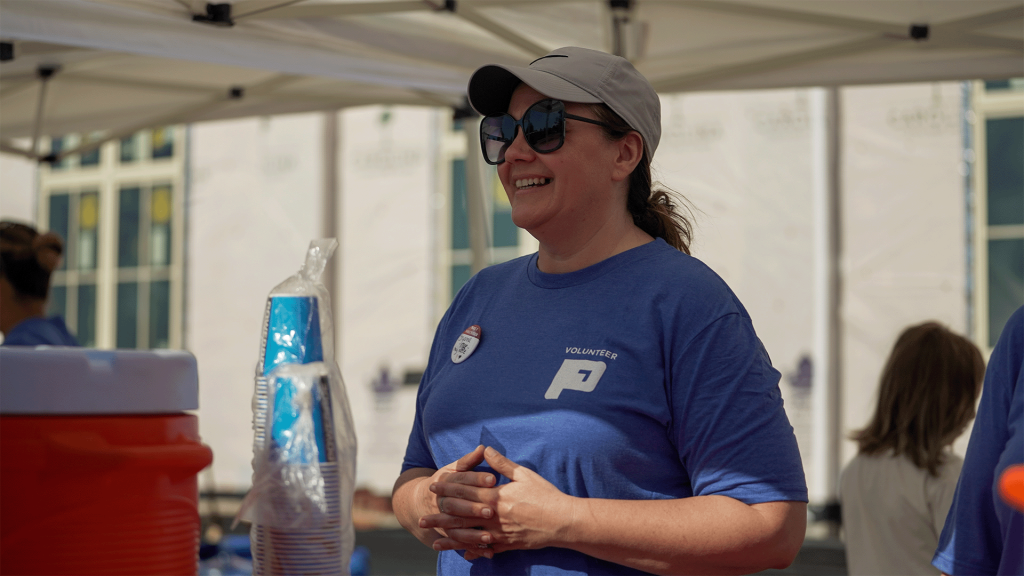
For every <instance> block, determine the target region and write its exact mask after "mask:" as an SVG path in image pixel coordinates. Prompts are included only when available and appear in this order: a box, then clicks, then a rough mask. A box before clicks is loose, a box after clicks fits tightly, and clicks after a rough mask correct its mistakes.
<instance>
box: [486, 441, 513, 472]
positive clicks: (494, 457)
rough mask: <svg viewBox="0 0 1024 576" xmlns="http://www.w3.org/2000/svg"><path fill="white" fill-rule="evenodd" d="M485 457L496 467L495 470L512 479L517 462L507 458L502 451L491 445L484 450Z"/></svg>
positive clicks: (492, 466)
mask: <svg viewBox="0 0 1024 576" xmlns="http://www.w3.org/2000/svg"><path fill="white" fill-rule="evenodd" d="M484 459H486V460H487V463H488V464H490V465H491V468H494V471H495V472H498V473H499V474H501V475H502V476H505V477H506V478H508V479H512V472H513V471H514V470H515V469H516V464H515V462H513V461H511V460H509V459H508V458H505V457H504V456H502V454H501V453H500V452H498V451H497V450H495V449H494V448H491V447H490V446H488V447H487V448H486V449H485V450H484Z"/></svg>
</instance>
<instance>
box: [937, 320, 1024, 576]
mask: <svg viewBox="0 0 1024 576" xmlns="http://www.w3.org/2000/svg"><path fill="white" fill-rule="evenodd" d="M1022 463H1024V306H1022V307H1020V308H1018V309H1017V311H1016V312H1014V313H1013V315H1012V316H1010V319H1009V320H1008V321H1007V322H1006V326H1005V327H1004V328H1003V332H1002V334H1001V335H1000V336H999V341H998V342H997V343H996V347H995V349H994V350H992V356H991V357H990V358H989V361H988V369H987V370H986V372H985V383H984V384H983V386H982V392H981V402H980V403H979V405H978V416H977V418H975V420H974V428H973V429H972V430H971V440H970V442H969V443H968V445H967V453H966V455H965V456H964V465H963V470H962V471H961V472H960V480H959V482H957V486H956V492H955V493H954V495H953V504H952V506H951V507H950V509H949V514H948V515H947V516H946V525H945V526H944V527H943V529H942V535H941V536H940V537H939V547H938V549H937V550H936V551H935V557H934V558H932V565H933V566H935V567H936V568H938V569H939V570H941V571H942V572H943V573H944V574H950V575H952V576H961V575H966V574H971V575H977V574H1018V575H1024V512H1021V511H1020V510H1017V509H1015V508H1014V507H1012V506H1010V505H1009V504H1008V503H1007V502H1006V501H1005V500H1004V499H1003V498H1002V497H1001V496H1000V495H999V491H998V489H997V484H998V482H999V478H1000V476H1001V475H1002V474H1003V473H1004V471H1005V470H1006V469H1007V468H1010V467H1012V466H1015V465H1020V464H1022Z"/></svg>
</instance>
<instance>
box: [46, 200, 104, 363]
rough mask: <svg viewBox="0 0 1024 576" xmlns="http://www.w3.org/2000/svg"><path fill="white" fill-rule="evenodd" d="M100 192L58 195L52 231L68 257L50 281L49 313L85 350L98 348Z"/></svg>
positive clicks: (51, 212) (53, 206)
mask: <svg viewBox="0 0 1024 576" xmlns="http://www.w3.org/2000/svg"><path fill="white" fill-rule="evenodd" d="M99 208H100V207H99V192H98V191H97V190H83V191H77V192H69V191H67V190H60V191H55V192H54V193H52V194H50V196H49V218H48V223H49V226H48V229H49V230H52V231H53V232H56V233H57V234H60V236H61V238H63V239H64V257H63V258H62V259H61V263H60V268H58V269H57V271H55V273H54V274H53V276H52V278H51V280H50V285H51V286H50V299H49V302H48V310H47V313H48V314H49V315H51V316H53V315H56V316H62V317H63V318H64V321H65V323H66V324H67V325H68V329H69V330H70V331H71V332H72V333H74V334H75V337H76V338H77V339H78V342H79V343H80V344H82V345H83V346H95V345H96V308H97V300H96V283H97V278H98V275H97V263H98V262H97V260H98V259H97V250H98V242H99V215H100V210H99Z"/></svg>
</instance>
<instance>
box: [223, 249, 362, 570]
mask: <svg viewBox="0 0 1024 576" xmlns="http://www.w3.org/2000/svg"><path fill="white" fill-rule="evenodd" d="M337 245H338V243H337V241H336V240H334V239H333V238H331V239H322V240H314V241H313V242H311V243H310V245H309V250H308V251H307V253H306V258H305V262H304V264H303V266H302V268H301V269H300V270H299V272H298V273H296V274H294V275H293V276H291V277H289V278H287V279H286V280H285V281H284V282H281V283H280V284H278V285H277V286H276V287H274V289H273V290H271V292H270V295H269V297H268V298H267V306H266V309H265V312H264V319H263V334H262V338H261V343H260V350H259V355H258V362H257V364H256V382H255V392H254V395H253V400H252V409H253V432H254V436H253V487H252V489H251V490H250V492H249V494H248V495H247V496H246V499H245V501H244V502H243V506H242V509H241V510H240V511H239V515H238V519H241V520H246V521H249V522H251V523H252V525H253V526H252V535H251V536H252V543H253V563H254V574H262V573H276V572H278V571H279V570H278V568H281V567H282V566H287V565H291V564H296V565H303V566H312V565H317V566H321V567H322V571H321V572H320V573H337V572H338V571H339V570H340V572H347V570H348V562H349V559H350V557H351V554H352V549H353V547H354V543H355V532H354V530H353V526H352V494H353V492H354V491H355V461H356V438H355V426H354V424H353V422H352V413H351V409H350V407H349V402H348V395H347V393H346V390H345V383H344V381H343V380H342V377H341V371H340V370H339V368H338V365H337V363H336V361H335V354H334V327H333V321H332V318H333V316H332V314H331V301H330V294H329V292H328V291H327V289H326V287H325V286H324V284H323V282H322V281H321V276H322V275H323V272H324V269H325V267H326V265H327V261H328V259H329V258H330V257H331V255H332V254H333V252H334V250H335V249H336V248H337ZM294 538H299V539H304V540H303V541H306V542H312V541H316V542H318V543H319V544H317V545H316V546H314V547H312V548H310V547H308V546H297V547H296V546H292V545H291V544H290V543H289V542H290V540H291V539H294ZM275 566H277V568H274V567H275ZM331 566H333V567H334V568H338V567H339V566H340V568H338V570H335V569H333V568H329V567H331ZM282 569H283V568H282ZM267 570H269V572H268V571H267Z"/></svg>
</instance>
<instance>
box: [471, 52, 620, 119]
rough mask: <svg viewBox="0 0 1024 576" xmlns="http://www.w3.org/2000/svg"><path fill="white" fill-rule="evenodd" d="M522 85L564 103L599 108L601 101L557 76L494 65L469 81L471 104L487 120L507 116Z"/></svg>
mask: <svg viewBox="0 0 1024 576" xmlns="http://www.w3.org/2000/svg"><path fill="white" fill-rule="evenodd" d="M520 82H522V83H524V84H526V85H527V86H530V87H531V88H533V89H534V90H536V91H537V92H540V93H541V94H543V95H545V96H547V97H549V98H555V99H557V100H563V101H565V102H582V103H585V104H596V103H598V102H601V99H600V98H598V97H596V96H594V95H593V94H591V93H590V92H587V91H586V90H584V89H582V88H580V87H579V86H576V85H575V84H573V83H572V82H569V81H567V80H563V79H561V78H559V77H558V76H555V75H554V74H551V73H549V72H544V71H541V70H531V69H530V68H521V67H517V66H498V65H496V64H492V65H489V66H484V67H482V68H479V69H477V71H476V72H474V73H473V76H472V77H470V79H469V87H468V96H469V104H470V106H472V107H473V109H474V110H476V111H477V112H479V113H480V114H483V115H484V116H497V115H499V114H504V113H505V112H508V105H509V102H511V101H512V93H513V92H515V89H516V88H517V87H518V86H519V83H520Z"/></svg>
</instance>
